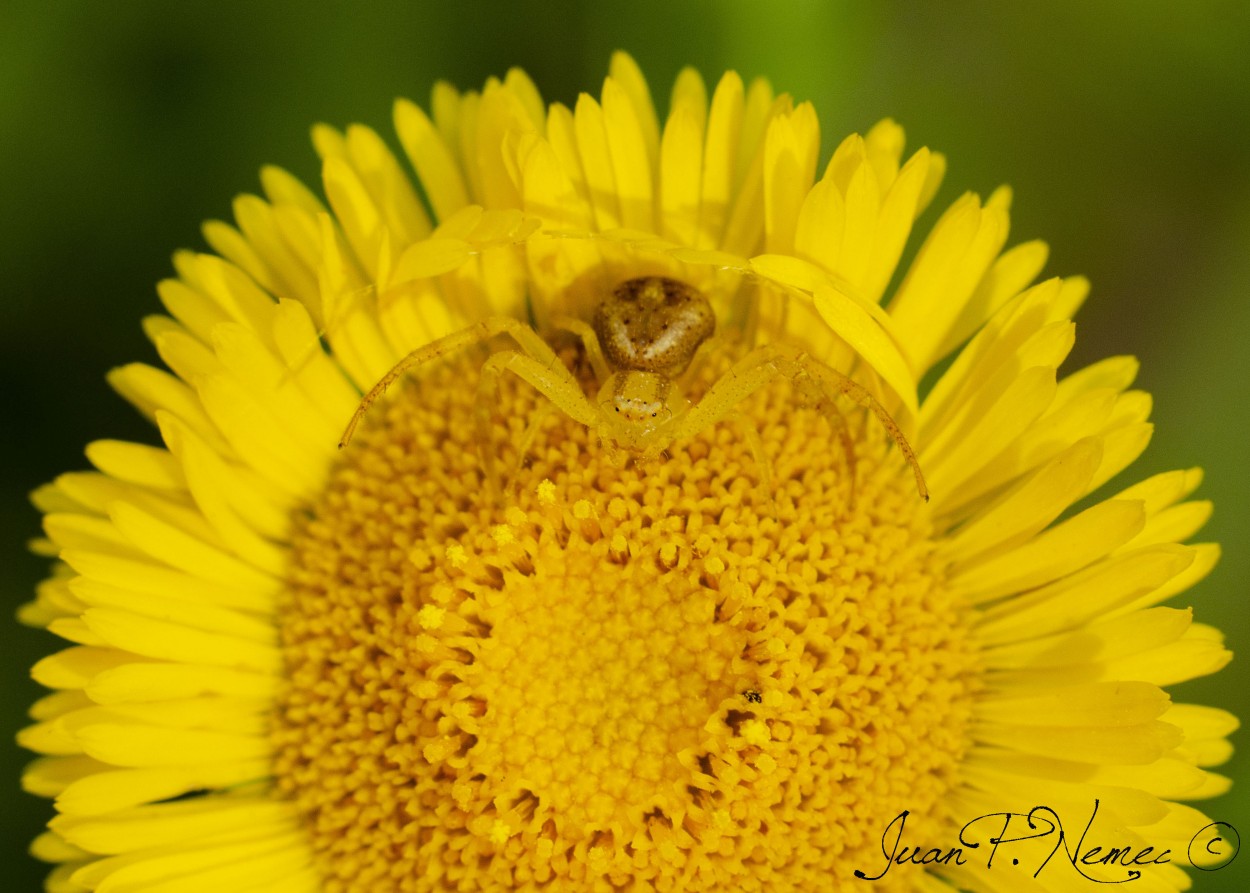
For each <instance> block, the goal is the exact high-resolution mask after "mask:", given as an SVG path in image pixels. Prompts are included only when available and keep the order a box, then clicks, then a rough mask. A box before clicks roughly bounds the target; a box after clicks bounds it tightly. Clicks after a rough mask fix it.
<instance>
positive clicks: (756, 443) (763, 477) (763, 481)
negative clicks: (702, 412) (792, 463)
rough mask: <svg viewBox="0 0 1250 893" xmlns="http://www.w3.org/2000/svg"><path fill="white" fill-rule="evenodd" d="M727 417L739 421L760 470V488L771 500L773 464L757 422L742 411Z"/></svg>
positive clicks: (756, 465) (739, 427)
mask: <svg viewBox="0 0 1250 893" xmlns="http://www.w3.org/2000/svg"><path fill="white" fill-rule="evenodd" d="M725 418H726V419H728V420H729V421H732V422H735V423H737V425H738V429H739V430H740V431H741V432H742V436H743V437H745V438H746V441H747V446H748V447H750V449H751V458H752V459H754V460H755V467H756V468H758V469H759V470H760V490H761V491H762V492H763V494H764V496H765V498H767V499H768V500H769V501H770V502H771V500H772V498H773V466H772V463H771V462H769V461H768V456H767V455H765V453H764V438H762V437H760V429H759V428H758V427H757V426H756V424H755V422H753V421H751V420H750V419H749V418H747V417H746V416H745V415H743V414H742V413H740V412H731V413H729V414H728V415H726V416H725Z"/></svg>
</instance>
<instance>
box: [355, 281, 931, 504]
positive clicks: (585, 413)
mask: <svg viewBox="0 0 1250 893" xmlns="http://www.w3.org/2000/svg"><path fill="white" fill-rule="evenodd" d="M554 325H555V328H556V329H558V330H563V331H567V332H570V333H572V334H573V335H574V336H576V337H577V338H579V339H580V340H581V342H582V344H583V346H584V348H585V352H586V356H587V358H588V359H589V360H590V363H591V366H592V367H593V369H594V372H595V376H596V377H597V379H598V380H599V381H600V382H602V384H601V385H600V388H599V393H598V396H597V398H596V399H595V400H594V401H593V402H592V401H591V400H590V399H589V398H587V396H586V394H585V393H584V392H583V390H582V386H581V385H580V384H579V383H578V381H577V379H576V378H574V377H573V374H572V373H571V372H570V371H569V370H568V368H566V367H565V365H564V363H563V362H561V360H560V358H559V357H558V356H556V353H555V351H554V350H552V348H551V346H550V345H549V344H548V343H547V342H546V341H544V340H543V339H542V338H541V337H540V336H539V335H538V333H537V332H535V331H534V330H533V329H532V328H530V327H529V326H527V325H526V324H525V323H522V322H520V321H518V320H515V319H511V318H508V317H491V318H488V319H484V320H482V321H481V322H477V323H474V324H473V325H471V326H469V327H468V328H466V329H462V330H461V331H459V332H453V333H452V334H450V335H447V336H445V337H443V338H439V339H437V340H435V341H432V342H431V343H429V344H427V345H425V346H424V347H419V348H417V349H416V350H414V351H412V353H410V354H408V355H407V356H406V357H404V358H403V359H402V360H400V361H399V362H398V363H396V364H395V367H394V368H393V369H391V371H390V372H388V373H386V375H384V376H383V377H382V380H381V381H379V382H378V383H377V384H376V385H374V386H373V388H372V390H370V391H369V393H368V394H366V395H365V396H364V399H362V400H361V401H360V406H358V407H357V408H356V412H355V413H354V414H353V415H352V418H351V421H349V422H348V424H347V429H346V430H345V431H344V432H343V438H342V440H341V441H339V448H340V449H341V448H343V447H345V446H347V444H348V442H349V441H350V440H351V439H352V435H353V433H354V432H355V431H356V426H357V425H358V424H360V420H361V419H362V418H363V417H364V414H365V413H366V412H367V411H368V409H369V407H370V406H371V405H372V404H373V403H374V401H375V400H377V399H378V398H379V397H380V396H382V394H384V393H385V392H386V389H387V388H388V387H390V386H391V384H393V383H394V382H395V380H396V379H398V378H399V377H400V376H401V375H403V374H404V373H405V372H407V371H408V370H409V369H412V368H414V367H416V366H420V365H422V364H424V363H428V362H430V361H431V360H434V359H437V358H438V357H441V356H444V355H445V354H448V353H451V352H452V351H456V350H461V349H463V348H465V347H469V346H470V345H473V344H477V343H480V342H482V341H486V340H488V339H490V338H493V337H495V336H496V335H505V334H506V335H509V336H511V337H512V339H513V340H514V341H515V342H516V343H517V345H518V346H519V347H520V348H521V350H520V351H517V350H503V351H499V352H497V353H494V354H492V355H491V357H490V359H488V360H487V361H486V363H485V364H484V365H483V366H482V374H481V379H480V380H479V383H478V401H477V420H478V426H479V437H478V445H479V449H481V451H482V461H483V465H484V466H485V470H486V472H487V477H488V478H489V479H492V481H493V473H494V472H493V469H494V461H493V457H492V456H491V450H490V448H489V446H488V443H489V432H490V419H491V407H492V402H491V399H490V398H491V394H492V392H493V391H494V390H495V389H497V388H498V382H499V378H500V376H502V375H503V374H504V373H505V372H512V373H514V374H515V375H517V376H518V377H520V378H521V379H523V380H524V381H527V382H529V384H530V385H532V386H533V387H534V388H536V389H537V390H538V391H539V392H541V393H542V394H543V395H544V396H545V397H547V399H548V400H550V401H551V403H552V404H554V405H555V406H556V407H557V408H559V409H560V410H562V411H563V412H564V413H565V414H566V415H568V416H569V417H570V418H572V419H574V420H575V421H578V422H580V423H581V424H583V425H585V426H586V427H588V428H590V429H591V430H593V431H595V432H596V433H597V434H598V435H599V437H600V439H601V440H603V441H606V442H607V443H609V444H611V445H615V446H617V447H620V448H622V449H625V450H627V451H629V452H631V453H634V454H636V455H638V456H639V457H640V458H641V459H643V460H644V461H648V460H653V459H655V458H657V457H658V456H659V455H660V454H661V453H663V452H664V450H666V449H667V448H668V446H669V445H670V444H672V443H673V442H674V441H678V440H684V439H686V438H689V437H692V436H694V435H695V434H697V433H699V432H700V431H702V430H703V429H705V428H708V427H710V426H711V425H714V424H716V423H717V422H720V421H724V420H726V419H732V420H734V421H738V422H740V423H742V424H743V428H744V432H745V434H746V436H747V438H748V440H749V443H750V445H751V449H752V452H753V453H754V455H755V459H756V462H757V464H758V465H759V467H760V473H761V479H762V480H761V483H762V484H763V485H764V486H765V487H766V488H768V487H769V480H768V478H769V475H768V464H767V461H766V460H765V458H764V455H763V448H762V444H761V442H760V438H759V433H758V432H757V431H756V430H755V427H754V426H753V425H752V424H751V423H750V422H749V421H747V420H746V419H744V418H742V417H739V416H737V414H736V413H735V412H734V409H735V407H736V406H737V405H738V404H739V403H741V402H742V401H743V400H745V399H746V398H747V397H749V396H750V395H751V394H753V393H755V392H756V391H757V390H759V389H760V388H762V387H764V386H765V385H767V384H769V383H770V382H772V381H774V380H776V379H777V378H785V379H789V380H790V381H792V382H794V383H795V384H796V385H797V386H799V387H800V388H801V389H803V390H805V391H806V392H807V393H809V394H812V393H814V394H815V395H816V396H817V397H818V398H819V399H820V401H821V402H822V403H823V404H824V405H823V407H822V408H823V409H824V411H825V414H826V415H827V416H828V418H829V421H830V424H831V425H832V426H833V428H834V430H835V432H837V434H838V436H839V438H840V440H841V442H842V445H843V449H844V450H845V451H846V454H847V461H848V465H849V467H850V475H851V479H852V482H853V481H854V475H855V453H854V447H853V444H852V440H851V437H850V435H849V433H848V431H847V428H846V422H845V420H844V419H843V418H842V415H841V414H840V413H839V412H838V410H837V408H836V407H835V406H834V404H833V400H834V398H835V397H837V396H838V395H844V396H846V397H849V398H850V399H851V400H853V401H855V402H856V403H858V404H859V405H860V406H863V407H865V408H867V409H869V410H871V411H872V413H873V414H874V415H875V416H876V417H877V418H878V419H879V420H880V421H881V424H882V425H884V426H885V429H886V431H888V432H889V434H890V437H891V438H893V440H894V442H895V443H896V444H897V445H898V448H899V449H900V450H901V451H902V453H903V456H904V457H905V458H906V459H907V462H908V463H909V464H910V465H911V469H912V474H913V475H914V476H915V478H916V489H917V490H918V491H919V492H920V495H921V497H922V498H924V499H925V500H926V501H927V500H928V498H929V492H928V489H927V488H926V487H925V482H924V476H923V475H922V474H921V471H920V465H919V463H918V462H917V461H916V455H915V452H914V451H913V450H912V448H911V445H910V444H909V443H908V442H907V438H906V437H904V436H903V432H902V431H901V430H900V429H899V426H898V424H897V423H896V422H895V421H894V419H893V418H891V417H890V414H889V413H888V412H886V410H885V408H884V407H883V406H882V405H881V404H880V403H879V402H877V400H876V398H874V397H873V396H872V394H870V393H869V392H868V391H867V390H865V389H864V388H863V387H862V386H861V385H859V384H856V383H855V382H854V381H851V379H849V378H847V377H846V376H845V375H843V374H841V373H840V372H835V371H834V370H833V369H830V368H829V367H828V366H826V365H825V364H823V363H821V362H819V361H817V360H815V359H813V358H812V357H810V356H808V355H807V354H805V353H803V352H802V351H801V350H799V349H797V348H794V347H792V346H789V345H786V344H765V345H763V346H761V347H757V348H755V349H754V350H752V351H750V352H749V353H748V354H746V356H744V357H742V359H740V360H738V362H736V363H735V364H734V365H733V366H732V367H731V368H730V369H729V371H728V372H726V373H725V374H724V375H723V376H721V378H719V379H718V380H717V381H716V382H715V383H714V384H713V385H712V386H711V388H709V389H708V391H707V392H706V393H705V394H704V395H703V398H702V399H701V400H700V401H699V402H698V403H695V404H691V403H690V401H688V400H687V399H686V398H685V397H683V396H682V395H681V392H680V390H679V389H678V387H677V384H676V381H675V379H676V378H677V377H678V376H680V375H681V374H682V373H683V372H684V371H685V370H686V369H687V367H689V365H690V363H691V361H692V360H693V359H694V356H695V353H696V352H697V351H698V349H699V347H700V346H701V345H703V344H704V343H705V342H706V341H707V339H708V338H710V337H711V336H712V334H713V332H714V331H715V328H716V317H715V315H714V314H713V312H712V305H711V304H710V303H708V300H707V298H706V297H704V295H703V294H702V293H701V292H700V291H698V290H697V289H695V288H693V287H691V286H689V285H687V284H685V283H683V282H679V281H677V280H675V279H667V278H663V277H659V276H650V277H643V278H639V279H630V280H629V281H627V282H624V283H622V284H621V285H619V286H617V288H616V290H615V291H613V292H612V294H610V295H608V296H607V297H605V298H604V299H603V300H602V301H601V302H600V303H599V305H598V306H597V307H596V309H595V315H594V320H593V325H590V324H587V323H586V322H584V321H582V320H576V319H567V318H562V319H558V320H556V321H555V324H554ZM535 430H536V423H535V424H533V425H531V426H530V433H529V434H528V435H527V436H526V438H525V441H524V442H523V444H522V453H524V450H525V447H526V446H527V445H528V441H529V439H530V437H532V436H533V433H534V431H535Z"/></svg>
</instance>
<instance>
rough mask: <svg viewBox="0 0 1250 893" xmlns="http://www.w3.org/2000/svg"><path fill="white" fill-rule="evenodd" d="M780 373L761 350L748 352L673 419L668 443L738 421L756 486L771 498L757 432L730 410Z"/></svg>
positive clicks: (753, 426) (744, 419) (745, 419)
mask: <svg viewBox="0 0 1250 893" xmlns="http://www.w3.org/2000/svg"><path fill="white" fill-rule="evenodd" d="M780 374H781V372H780V370H778V369H777V368H776V365H775V363H774V362H773V358H772V357H771V356H768V355H766V354H765V353H764V348H760V349H757V350H753V351H751V353H749V354H747V355H746V356H745V357H743V358H742V359H740V360H739V361H738V362H736V363H734V365H733V367H732V368H730V370H729V371H728V372H726V373H725V374H724V375H722V376H721V377H720V378H719V379H717V381H716V382H715V383H714V384H713V385H712V386H711V387H710V388H708V390H707V393H705V394H704V395H703V398H702V399H701V400H700V401H699V402H698V403H696V404H694V405H693V406H691V407H690V408H689V409H687V410H686V411H685V412H684V413H682V415H681V416H679V417H678V418H677V419H675V420H674V422H673V427H672V429H671V431H670V433H669V440H670V441H675V440H681V439H684V438H687V437H691V436H693V435H695V434H697V433H699V432H700V431H702V430H703V429H704V428H709V427H711V426H712V425H715V424H716V423H717V422H720V421H724V420H725V419H733V420H734V421H736V422H739V426H740V427H741V428H742V429H743V431H744V432H745V433H746V437H747V442H748V445H749V446H750V448H751V453H752V455H753V456H754V458H755V461H756V464H757V465H759V468H760V483H761V485H762V486H765V487H767V488H768V489H769V495H770V498H771V486H772V474H771V471H770V466H769V463H768V459H767V457H766V456H765V455H764V444H763V441H762V440H761V438H760V434H759V431H758V430H757V429H756V427H755V425H754V423H752V422H751V421H750V420H749V419H748V418H746V417H745V416H743V415H741V414H739V413H736V412H734V407H736V406H737V405H738V404H739V403H741V402H742V401H743V400H745V399H746V398H747V397H749V396H751V395H752V394H754V393H755V392H756V391H758V390H759V389H760V388H762V387H764V386H765V385H767V384H769V383H770V382H772V381H773V380H774V379H776V378H777V377H778V375H780Z"/></svg>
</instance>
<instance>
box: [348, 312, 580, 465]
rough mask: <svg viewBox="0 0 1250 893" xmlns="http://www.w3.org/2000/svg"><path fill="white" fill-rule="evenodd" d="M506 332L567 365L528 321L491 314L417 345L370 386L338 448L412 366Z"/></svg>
mask: <svg viewBox="0 0 1250 893" xmlns="http://www.w3.org/2000/svg"><path fill="white" fill-rule="evenodd" d="M503 334H507V335H511V336H512V338H513V340H514V341H516V342H517V344H519V345H520V346H521V347H522V348H523V349H524V350H525V351H526V352H527V353H528V354H530V355H532V356H534V357H537V358H538V361H539V362H541V363H545V364H547V366H548V368H551V369H554V368H555V367H557V366H559V367H560V368H561V369H563V368H564V367H563V365H562V364H561V363H560V358H559V357H557V356H556V355H555V352H554V351H553V350H552V349H551V347H550V346H548V344H547V342H546V341H543V339H542V338H540V337H538V334H537V333H536V332H535V331H534V330H533V329H531V328H530V327H529V326H527V325H526V324H525V323H523V322H520V321H519V320H515V319H512V318H510V317H506V316H492V317H489V318H487V319H483V320H481V321H480V322H476V323H474V324H473V325H471V326H469V327H468V328H465V329H461V330H460V331H459V332H452V333H451V334H450V335H444V336H443V337H442V338H436V339H435V340H433V341H431V342H430V343H429V344H426V345H424V346H422V347H418V348H417V349H416V350H414V351H412V352H411V353H410V354H408V355H407V356H406V357H404V358H403V359H401V360H400V361H399V362H398V363H396V364H395V365H394V366H393V367H392V368H391V371H390V372H387V373H386V374H385V375H384V376H382V378H381V380H380V381H379V382H378V383H377V384H375V385H374V386H373V387H372V389H370V391H369V393H367V394H365V396H364V398H363V399H362V400H361V401H360V405H359V406H357V407H356V411H355V412H354V413H353V414H352V417H351V419H350V421H348V423H347V427H346V428H345V429H344V431H343V436H342V438H341V439H340V440H339V449H343V447H345V446H347V444H348V443H350V442H351V439H352V435H353V434H355V433H356V426H357V425H359V424H360V420H361V419H362V418H364V415H365V413H366V412H368V411H369V407H370V406H372V405H373V404H374V402H375V401H376V400H377V399H378V398H379V397H381V396H382V395H383V394H385V393H386V389H387V388H389V387H390V386H391V385H392V384H394V383H395V381H396V380H397V379H398V378H399V377H400V376H401V375H403V374H404V373H405V372H407V371H408V370H409V369H413V368H415V367H417V366H420V365H422V364H424V363H428V362H430V361H431V360H436V359H438V358H439V357H441V356H444V355H446V354H449V353H452V352H453V351H457V350H462V349H464V348H466V347H469V346H471V345H473V344H478V343H480V342H482V341H486V340H488V339H490V338H493V337H495V336H496V335H503Z"/></svg>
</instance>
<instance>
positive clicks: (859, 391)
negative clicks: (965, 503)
mask: <svg viewBox="0 0 1250 893" xmlns="http://www.w3.org/2000/svg"><path fill="white" fill-rule="evenodd" d="M759 350H771V351H773V352H774V353H775V354H776V355H777V356H778V357H779V358H781V359H782V360H783V361H784V362H785V363H786V364H791V365H792V366H793V367H794V368H795V369H797V370H800V371H801V372H802V373H804V374H806V375H809V376H811V378H812V379H814V380H815V381H817V382H819V383H820V384H821V385H823V386H824V387H825V388H826V389H827V390H828V392H829V393H830V394H843V395H845V396H847V397H849V398H850V399H852V400H854V401H855V402H856V403H858V404H859V405H860V406H862V407H864V408H865V409H867V410H870V411H871V412H872V414H873V415H875V416H876V417H877V420H878V421H879V422H881V424H882V426H884V427H885V430H886V431H887V432H888V433H889V435H890V439H891V440H893V441H894V443H895V445H897V446H898V448H899V451H900V452H901V453H902V454H903V457H904V458H905V459H906V460H907V464H908V465H910V466H911V472H912V476H913V477H915V479H916V490H917V491H918V492H919V493H920V497H921V498H922V499H923V500H924V501H925V502H928V501H929V488H928V487H927V486H926V485H925V482H924V473H923V472H921V470H920V463H919V462H918V461H917V460H916V453H915V451H914V450H913V449H912V448H911V444H910V443H908V442H907V437H906V436H904V434H903V429H901V428H900V427H899V426H898V422H896V421H894V418H893V417H892V416H891V415H890V414H889V413H888V412H886V410H885V407H884V406H882V405H881V404H880V403H879V402H878V401H877V398H876V397H874V396H873V395H872V394H870V393H869V392H868V390H867V389H866V388H864V386H863V385H860V384H857V383H856V382H854V381H852V380H851V379H849V378H847V377H846V376H845V375H843V374H842V373H841V372H836V371H834V370H833V369H830V368H829V367H828V366H826V365H825V364H824V363H821V362H819V361H817V360H814V359H812V357H810V356H808V355H807V354H805V353H803V352H802V351H799V350H796V349H795V348H791V347H783V346H781V345H767V346H765V347H762V348H759Z"/></svg>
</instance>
